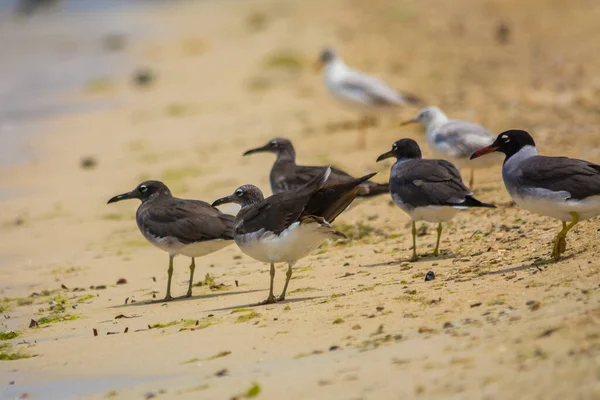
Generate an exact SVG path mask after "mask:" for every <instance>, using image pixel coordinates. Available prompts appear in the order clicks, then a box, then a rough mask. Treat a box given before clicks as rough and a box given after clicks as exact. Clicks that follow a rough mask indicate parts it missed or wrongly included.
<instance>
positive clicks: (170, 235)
mask: <svg viewBox="0 0 600 400" xmlns="http://www.w3.org/2000/svg"><path fill="white" fill-rule="evenodd" d="M126 199H139V200H141V201H142V204H140V206H139V207H138V209H137V212H136V214H135V220H136V222H137V225H138V228H139V229H140V232H142V235H143V236H144V238H146V240H148V241H149V242H150V243H152V244H153V245H154V246H156V247H158V248H159V249H161V250H164V251H166V252H167V253H169V269H168V270H167V273H168V281H167V294H166V296H165V298H164V300H165V301H169V300H173V297H171V279H172V276H173V258H174V257H175V256H177V255H182V256H186V257H190V258H191V259H192V263H191V264H190V281H189V285H188V291H187V294H186V296H185V297H191V295H192V284H193V281H194V270H195V269H196V263H195V257H202V256H205V255H207V254H210V253H213V252H215V251H217V250H220V249H222V248H223V247H225V246H228V245H230V244H232V243H233V222H234V219H235V217H233V216H232V215H227V214H223V213H222V212H221V211H220V210H219V209H217V208H215V207H212V206H211V205H210V204H208V203H206V202H204V201H200V200H184V199H179V198H177V197H173V195H172V194H171V191H170V190H169V188H168V187H167V186H166V185H165V184H164V183H162V182H160V181H146V182H142V183H140V184H139V185H138V186H137V187H136V188H135V189H133V190H132V191H131V192H127V193H123V194H120V195H118V196H115V197H113V198H111V199H110V200H109V201H108V204H110V203H115V202H117V201H121V200H126Z"/></svg>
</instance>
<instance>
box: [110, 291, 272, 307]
mask: <svg viewBox="0 0 600 400" xmlns="http://www.w3.org/2000/svg"><path fill="white" fill-rule="evenodd" d="M254 292H262V290H259V289H255V290H243V291H239V292H237V291H231V292H215V293H208V294H200V295H197V296H192V297H184V296H181V297H175V298H174V299H173V300H171V301H165V300H163V299H160V300H148V301H136V302H135V303H128V304H120V305H118V306H112V307H111V308H124V307H139V306H149V305H153V304H172V303H179V302H181V301H193V300H202V299H210V298H213V297H219V296H233V295H236V294H247V293H254Z"/></svg>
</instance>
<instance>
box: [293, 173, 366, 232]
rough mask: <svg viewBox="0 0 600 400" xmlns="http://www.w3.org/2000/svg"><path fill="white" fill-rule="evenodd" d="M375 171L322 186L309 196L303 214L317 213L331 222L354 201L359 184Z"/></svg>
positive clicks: (358, 190)
mask: <svg viewBox="0 0 600 400" xmlns="http://www.w3.org/2000/svg"><path fill="white" fill-rule="evenodd" d="M376 173H377V172H374V173H371V174H368V175H365V176H363V177H361V178H357V179H352V180H350V181H347V182H343V183H337V184H335V185H327V186H325V187H322V188H321V189H319V190H318V191H316V192H315V193H313V195H312V196H311V197H310V200H309V201H308V204H307V205H306V207H305V214H306V215H318V216H320V217H323V218H325V220H327V221H329V222H333V221H334V220H335V219H336V218H337V216H338V215H340V214H341V213H342V211H344V210H345V209H346V208H347V207H348V206H349V205H350V203H352V201H354V199H355V198H356V196H357V195H358V193H359V192H360V190H361V188H360V184H361V183H364V182H366V181H368V180H369V179H371V178H372V177H373V176H374V175H375V174H376Z"/></svg>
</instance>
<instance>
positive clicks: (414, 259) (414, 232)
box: [410, 221, 419, 261]
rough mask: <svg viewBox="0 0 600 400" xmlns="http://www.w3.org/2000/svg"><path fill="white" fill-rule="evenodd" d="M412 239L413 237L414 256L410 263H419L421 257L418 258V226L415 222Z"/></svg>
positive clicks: (413, 223) (413, 222)
mask: <svg viewBox="0 0 600 400" xmlns="http://www.w3.org/2000/svg"><path fill="white" fill-rule="evenodd" d="M412 237H413V255H412V258H411V259H410V261H417V260H418V259H419V257H418V256H417V225H416V224H415V221H412Z"/></svg>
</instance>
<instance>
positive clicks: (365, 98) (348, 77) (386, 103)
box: [315, 48, 421, 148]
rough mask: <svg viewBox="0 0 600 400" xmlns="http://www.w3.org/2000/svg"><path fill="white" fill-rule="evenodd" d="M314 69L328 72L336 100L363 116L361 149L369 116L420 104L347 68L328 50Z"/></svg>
mask: <svg viewBox="0 0 600 400" xmlns="http://www.w3.org/2000/svg"><path fill="white" fill-rule="evenodd" d="M315 67H316V68H317V69H318V70H320V69H322V68H324V69H325V72H324V78H325V85H326V86H327V89H329V92H330V93H331V95H332V96H333V97H334V98H335V99H337V100H339V101H340V102H341V103H344V104H347V105H350V106H351V107H354V108H355V109H358V110H359V111H360V112H361V113H362V114H363V117H362V119H361V120H360V122H359V129H360V130H359V136H358V147H359V148H364V147H365V145H366V135H367V126H368V122H369V117H370V116H372V115H373V114H376V113H380V112H382V111H389V110H393V109H398V108H401V107H406V106H409V105H414V104H418V103H420V102H421V100H420V99H419V98H417V97H416V96H413V95H410V94H401V93H400V92H398V91H397V90H396V89H393V88H392V87H391V86H389V85H388V84H387V83H385V82H383V81H382V80H380V79H379V78H376V77H374V76H371V75H368V74H365V73H363V72H360V71H358V70H355V69H353V68H350V67H348V66H347V65H346V64H345V63H344V61H343V60H342V59H341V57H339V56H338V55H337V54H336V53H335V52H334V51H333V50H332V49H329V48H326V49H324V50H323V51H322V52H321V55H320V56H319V59H318V61H317V63H316V66H315Z"/></svg>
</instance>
